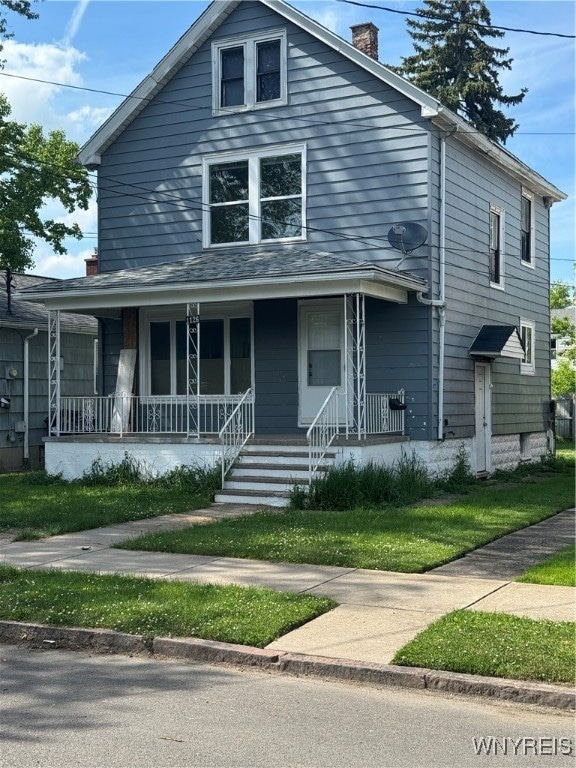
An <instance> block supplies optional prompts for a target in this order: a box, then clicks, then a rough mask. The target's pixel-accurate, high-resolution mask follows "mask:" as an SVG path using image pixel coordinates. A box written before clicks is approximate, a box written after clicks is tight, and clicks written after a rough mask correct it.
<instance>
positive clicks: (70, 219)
mask: <svg viewBox="0 0 576 768" xmlns="http://www.w3.org/2000/svg"><path fill="white" fill-rule="evenodd" d="M56 221H58V222H61V223H63V224H66V225H67V226H70V225H72V224H78V226H79V227H80V229H81V230H82V232H86V233H88V232H90V233H94V232H96V227H97V226H98V205H97V203H96V200H95V199H94V198H92V200H90V204H89V206H88V210H86V211H83V210H82V209H81V208H79V209H78V210H76V211H74V212H73V213H66V214H64V215H63V216H58V217H57V219H56Z"/></svg>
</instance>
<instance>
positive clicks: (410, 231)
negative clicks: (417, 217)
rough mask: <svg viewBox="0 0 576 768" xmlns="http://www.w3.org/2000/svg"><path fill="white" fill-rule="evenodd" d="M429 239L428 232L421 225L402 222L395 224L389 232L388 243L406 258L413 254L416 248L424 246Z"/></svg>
mask: <svg viewBox="0 0 576 768" xmlns="http://www.w3.org/2000/svg"><path fill="white" fill-rule="evenodd" d="M427 239H428V231H427V230H426V228H425V227H423V226H421V225H420V224H412V223H410V222H402V223H400V224H394V226H393V227H390V230H389V231H388V242H389V243H390V245H391V246H392V248H395V249H396V250H397V251H401V252H402V253H403V254H404V256H406V254H408V253H412V251H415V250H416V248H420V246H421V245H424V243H425V242H426V240H427Z"/></svg>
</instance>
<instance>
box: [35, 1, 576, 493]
mask: <svg viewBox="0 0 576 768" xmlns="http://www.w3.org/2000/svg"><path fill="white" fill-rule="evenodd" d="M376 51H377V30H376V28H375V27H374V26H373V25H370V24H367V25H359V26H358V27H355V28H354V29H353V42H352V44H349V43H347V42H345V41H344V40H342V39H341V38H339V37H338V36H336V35H335V34H333V33H332V32H330V31H328V30H327V29H325V28H324V27H322V26H321V25H320V24H318V23H317V22H315V21H313V20H311V19H310V18H308V17H307V16H305V15H304V14H302V13H301V12H300V11H297V10H295V9H294V8H292V7H291V6H290V5H288V4H287V3H285V2H283V0H244V1H243V2H238V0H230V1H229V2H217V3H213V4H212V5H211V6H209V8H208V9H207V10H206V11H205V12H204V13H203V14H202V15H201V16H200V18H199V19H198V20H197V21H196V23H195V24H194V25H193V26H192V27H191V28H190V29H189V30H188V31H187V32H186V33H185V34H184V35H183V37H182V38H181V39H180V40H179V41H178V42H177V43H176V45H175V46H174V47H173V48H172V50H170V51H169V52H168V53H167V55H166V56H165V57H164V59H163V60H162V61H161V62H160V63H159V64H158V65H157V67H156V68H155V69H154V70H153V72H152V73H151V74H150V75H149V76H148V77H147V78H146V79H145V80H144V81H143V82H142V83H141V84H140V85H139V86H138V87H137V88H136V89H135V90H134V92H133V93H132V94H131V95H130V96H129V97H128V98H127V99H126V100H125V101H124V103H123V104H122V105H121V106H120V107H119V108H118V109H117V110H116V111H115V112H114V113H113V115H112V116H111V117H110V118H109V119H108V120H107V121H106V122H105V123H104V125H103V126H102V127H101V128H100V129H99V130H98V131H97V132H96V133H95V134H94V136H93V137H92V138H91V139H90V140H89V141H88V142H87V143H86V144H85V146H84V147H83V148H82V150H81V153H80V162H82V163H83V164H84V165H85V166H87V167H88V168H90V169H92V170H96V171H97V173H98V203H99V273H98V274H96V275H93V276H88V277H85V278H78V279H72V280H63V281H60V282H58V283H57V284H54V283H48V284H46V285H45V286H37V287H35V289H34V291H33V297H34V299H35V300H37V301H42V302H44V303H45V305H46V307H47V308H48V309H49V310H50V315H51V318H52V320H51V336H52V340H53V355H52V360H53V364H52V373H51V377H50V386H51V393H52V398H51V423H52V435H53V436H52V437H51V438H50V439H49V441H48V442H47V445H46V465H47V468H48V469H49V471H53V472H63V473H64V475H65V476H68V477H72V476H77V475H79V474H81V472H82V471H83V470H84V469H86V468H87V467H88V466H89V465H90V462H91V461H92V460H93V459H94V457H95V456H98V455H99V456H101V457H102V459H103V460H105V461H112V460H120V459H121V458H122V456H123V454H124V451H128V452H129V453H131V454H132V455H134V456H135V457H136V458H139V459H142V460H145V461H146V462H147V463H148V464H149V466H150V467H151V468H153V469H154V471H164V470H166V469H168V468H170V467H171V466H174V465H175V464H179V463H186V464H189V463H192V462H194V461H200V462H205V461H216V460H218V459H219V458H220V457H221V456H224V457H225V471H228V468H229V465H230V464H231V463H232V462H234V460H235V459H236V456H237V454H238V452H239V451H240V450H242V451H243V452H244V453H245V452H246V451H248V450H250V451H257V450H258V447H259V448H260V451H261V452H262V453H263V455H262V456H260V457H259V458H252V459H251V461H255V462H256V465H257V467H258V471H259V473H260V475H261V476H264V475H266V473H267V472H269V474H270V475H271V477H269V478H268V479H269V480H270V481H271V482H270V483H269V486H268V487H269V489H270V490H271V491H272V492H277V491H280V490H281V488H282V486H281V484H280V483H277V482H275V481H274V475H275V474H277V473H274V472H273V471H271V470H269V469H268V465H269V464H270V463H271V462H272V461H273V460H276V461H278V460H286V461H288V460H290V461H291V462H292V465H293V467H294V468H293V471H292V473H290V472H288V474H289V475H290V476H291V477H297V476H299V475H298V472H300V469H298V464H299V462H300V463H302V462H303V463H304V464H305V465H306V467H307V466H308V461H310V464H311V466H312V469H314V466H315V465H316V463H317V462H318V461H320V460H321V458H322V457H324V459H325V460H326V459H327V458H329V459H333V460H336V461H341V460H344V459H346V458H348V457H353V458H354V460H356V461H358V462H362V461H366V460H375V461H384V462H392V461H394V460H395V459H396V458H398V457H399V456H400V455H401V452H402V451H408V452H411V451H415V452H416V454H417V455H418V456H420V457H421V458H422V459H423V460H425V461H426V462H427V464H428V465H429V466H430V467H432V468H434V469H435V470H436V471H441V470H443V469H445V468H447V467H449V466H450V465H451V464H452V463H453V461H454V459H455V457H456V455H457V454H458V451H460V450H462V446H464V449H465V450H466V452H467V454H468V456H469V457H470V461H471V465H472V467H473V469H474V470H475V471H476V472H478V473H482V472H490V471H491V470H492V469H493V468H496V467H510V466H513V465H515V464H517V463H518V462H519V461H520V460H523V459H528V460H532V459H536V458H537V457H539V456H540V455H542V454H544V453H545V452H546V447H547V435H546V433H547V427H548V420H549V398H550V372H549V306H548V283H549V211H550V208H551V206H552V204H553V203H554V202H557V201H560V200H562V199H564V198H565V195H564V193H563V192H561V191H560V190H558V189H557V188H556V187H555V186H553V185H552V184H550V183H549V182H548V181H546V180H545V179H544V178H542V177H541V176H540V175H539V174H538V173H536V172H534V171H533V170H531V169H530V168H528V167H527V166H526V165H525V164H524V163H522V162H521V161H520V160H519V159H517V158H516V157H514V156H513V155H512V154H511V153H510V152H508V151H507V150H505V149H503V148H502V147H501V146H499V145H497V144H495V143H493V142H491V141H490V140H488V139H487V138H486V137H484V136H483V135H481V134H479V133H478V132H477V131H476V130H474V129H473V128H472V127H471V126H470V125H468V124H467V123H466V122H465V121H463V120H462V119H460V118H459V117H458V116H456V115H455V114H454V113H452V112H450V111H449V110H447V109H446V108H444V107H443V106H442V104H440V103H439V102H438V101H437V100H435V99H433V98H432V97H430V96H429V95H427V94H426V93H424V92H423V91H421V90H419V89H418V88H416V87H415V86H414V85H412V84H410V83H409V82H407V81H406V80H404V79H403V78H401V77H399V76H398V75H397V74H395V73H393V72H392V71H390V70H389V69H387V68H386V67H385V66H383V65H382V64H380V63H379V62H378V61H377V52H376ZM63 311H74V312H86V313H90V314H92V315H95V316H97V317H98V318H99V328H100V331H99V335H100V345H99V346H100V352H101V355H102V366H101V370H102V383H101V390H100V391H102V392H103V393H104V396H103V397H101V398H95V397H94V398H80V397H79V398H70V397H63V396H62V392H61V391H60V384H59V372H58V365H57V363H56V361H57V359H58V352H57V347H58V343H59V341H58V338H59V330H58V325H59V313H60V312H63ZM62 420H65V421H66V423H67V424H68V425H69V424H70V423H72V422H73V423H75V424H77V425H78V427H77V429H76V430H75V434H73V435H69V434H67V435H63V434H62V431H63V430H62ZM291 452H293V453H294V456H293V457H291V456H289V455H288V456H287V455H286V454H290V453H291ZM300 453H304V454H305V455H304V457H302V458H298V456H299V454H300ZM279 457H280V458H279ZM244 464H245V465H246V466H247V464H248V460H247V459H246V460H245V462H244ZM234 474H235V475H240V474H241V472H240V471H235V473H234ZM228 482H229V481H228ZM246 483H247V480H246V478H242V477H238V480H237V482H236V483H234V484H233V485H236V486H238V489H237V490H236V493H237V494H240V491H239V488H240V487H243V486H244V487H245V486H246ZM252 488H253V490H252V495H255V494H256V490H255V489H254V486H252ZM240 497H241V498H243V499H246V500H248V499H249V498H250V495H249V494H248V495H247V494H244V495H243V496H240ZM222 498H226V497H225V496H224V497H222ZM258 498H262V496H261V495H260V496H259V497H258Z"/></svg>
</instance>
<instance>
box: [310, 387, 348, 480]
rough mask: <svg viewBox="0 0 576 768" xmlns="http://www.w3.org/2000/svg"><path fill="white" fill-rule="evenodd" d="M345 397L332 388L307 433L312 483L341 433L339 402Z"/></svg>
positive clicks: (335, 388) (336, 388)
mask: <svg viewBox="0 0 576 768" xmlns="http://www.w3.org/2000/svg"><path fill="white" fill-rule="evenodd" d="M344 397H345V394H344V393H343V392H340V391H339V390H338V387H332V389H331V390H330V393H329V394H328V397H327V398H326V400H324V402H323V404H322V407H321V408H320V410H319V411H318V413H317V414H316V418H315V419H314V421H313V422H312V424H311V425H310V427H309V429H308V432H307V433H306V439H307V440H308V468H309V470H308V471H309V479H310V482H312V480H313V478H314V475H315V474H316V472H317V471H318V467H319V466H320V463H321V461H322V459H323V458H324V456H325V455H326V451H327V450H328V448H329V447H330V446H331V445H332V443H333V442H334V440H335V438H336V436H337V435H338V433H339V431H340V416H339V413H340V410H341V409H340V407H339V400H341V399H342V400H343V399H344Z"/></svg>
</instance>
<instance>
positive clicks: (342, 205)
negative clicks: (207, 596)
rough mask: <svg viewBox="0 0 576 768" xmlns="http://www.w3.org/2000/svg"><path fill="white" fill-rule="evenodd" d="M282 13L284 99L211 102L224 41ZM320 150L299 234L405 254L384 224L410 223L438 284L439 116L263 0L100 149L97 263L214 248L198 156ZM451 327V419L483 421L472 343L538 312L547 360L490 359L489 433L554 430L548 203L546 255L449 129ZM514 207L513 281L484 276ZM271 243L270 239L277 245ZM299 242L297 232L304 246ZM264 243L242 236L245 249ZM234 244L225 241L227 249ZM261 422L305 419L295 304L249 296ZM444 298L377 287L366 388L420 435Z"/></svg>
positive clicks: (362, 251) (275, 21) (455, 422)
mask: <svg viewBox="0 0 576 768" xmlns="http://www.w3.org/2000/svg"><path fill="white" fill-rule="evenodd" d="M267 29H285V30H286V34H287V42H288V70H287V84H288V103H287V104H286V105H284V106H279V107H271V108H269V109H262V110H255V111H252V112H249V111H248V112H242V113H237V114H228V115H219V116H213V114H212V61H211V42H212V40H219V39H225V38H230V37H233V36H241V35H250V34H253V33H258V32H260V31H263V30H267ZM290 143H297V144H305V145H306V151H307V168H306V184H307V216H306V220H307V225H308V227H309V229H308V236H307V241H306V243H305V244H304V243H303V244H302V245H303V247H305V248H309V249H312V250H316V251H327V252H331V253H334V254H347V255H349V256H352V257H355V258H358V259H366V260H370V261H375V262H377V263H381V264H382V265H383V266H386V267H389V268H392V269H393V268H394V267H395V266H396V265H398V263H399V261H400V254H399V253H398V252H396V251H394V250H392V249H391V248H390V246H389V244H388V241H387V233H388V231H389V229H390V227H391V226H392V225H393V224H396V223H399V222H402V221H411V222H416V223H419V224H422V225H423V226H424V227H425V228H426V229H427V231H428V233H429V234H428V240H427V243H426V245H424V246H423V247H421V248H420V249H418V250H417V251H416V252H415V253H414V254H412V255H409V256H408V257H407V258H406V259H404V260H403V261H402V267H401V268H402V269H403V270H407V271H409V272H411V273H413V274H415V275H418V276H419V277H422V278H425V279H426V280H427V281H428V284H429V286H430V290H429V292H428V294H427V297H428V298H431V299H438V298H439V281H440V274H439V266H438V265H439V255H440V251H439V248H440V225H441V222H440V174H441V169H440V163H441V149H440V148H441V138H440V132H439V131H437V130H436V129H434V128H433V127H432V126H431V123H430V121H428V120H426V119H423V118H422V116H421V113H420V108H419V107H418V106H417V105H416V104H414V103H413V102H411V101H410V100H408V99H407V98H406V97H404V96H402V95H401V94H400V93H398V92H397V91H396V90H394V89H392V88H390V87H389V86H387V85H386V84H385V83H383V82H382V81H380V80H379V79H377V78H375V77H373V76H372V75H371V74H370V73H369V72H367V71H366V70H364V69H363V68H361V67H359V66H357V65H356V64H354V63H353V62H352V61H350V60H349V59H347V58H346V57H344V56H342V55H341V54H339V53H338V52H337V51H335V50H333V49H332V48H329V47H328V46H326V45H325V44H324V43H322V42H321V41H319V40H317V39H316V38H315V37H313V36H312V35H310V34H309V33H308V32H306V31H304V30H302V29H300V28H299V27H296V26H294V25H292V24H291V23H288V22H286V20H285V19H284V18H282V17H280V16H278V15H277V14H275V13H274V12H273V11H271V10H270V9H268V8H265V7H262V6H261V5H259V4H258V3H256V2H252V1H251V0H246V1H245V2H243V3H241V4H240V5H239V6H238V7H237V8H236V9H235V10H234V11H233V12H232V14H231V15H230V16H229V17H228V18H227V20H226V21H224V22H223V23H222V24H221V26H219V27H218V28H217V29H216V30H215V32H214V34H213V37H212V38H211V39H210V40H208V41H206V42H205V43H204V44H203V45H202V46H201V47H200V48H199V49H198V50H197V51H196V52H195V53H194V55H193V56H192V58H191V59H189V61H188V62H186V63H185V64H184V65H183V66H182V67H181V68H180V69H179V71H178V72H176V74H175V75H174V76H173V77H172V79H171V80H170V81H169V82H168V83H167V84H166V86H165V87H164V88H163V89H162V90H161V91H160V93H159V94H158V95H157V96H156V97H155V98H154V99H153V100H152V101H151V103H150V104H149V105H147V106H146V107H145V108H144V109H143V111H142V112H141V113H140V114H139V116H138V117H137V118H136V119H135V120H134V121H133V122H132V123H131V124H130V125H129V126H128V127H127V128H126V129H125V130H124V131H123V132H122V133H121V134H120V136H119V137H118V138H117V139H116V140H115V141H114V143H113V144H112V145H111V146H110V147H109V148H108V149H107V150H106V151H105V152H104V154H103V156H102V162H101V166H100V169H99V232H100V237H99V252H100V269H101V271H103V272H110V271H114V270H117V269H124V268H136V267H144V266H149V265H157V264H161V263H165V262H174V261H178V260H180V259H184V258H187V257H190V256H194V255H195V254H198V253H200V252H201V250H202V160H203V158H204V157H205V156H207V155H212V156H213V155H217V154H218V153H225V152H237V153H242V152H244V151H246V152H248V151H252V150H258V149H266V148H270V147H275V146H278V147H282V146H283V145H285V144H290ZM446 186H447V190H446V214H447V218H446V283H445V287H446V301H447V307H446V326H445V358H444V362H445V367H444V402H443V409H444V421H443V428H444V430H445V431H444V435H445V437H446V438H447V439H462V438H465V437H470V436H472V435H473V434H474V428H475V419H474V412H475V403H474V396H475V395H474V361H473V360H472V359H471V358H470V357H469V355H468V348H469V347H470V345H471V343H472V341H473V339H474V338H475V336H476V334H477V332H478V331H479V329H480V327H481V326H482V325H483V324H485V323H489V324H500V323H501V324H505V325H519V323H520V318H521V317H522V318H525V319H527V320H531V321H533V322H534V323H535V327H536V374H535V375H534V376H526V375H522V376H521V375H520V362H519V361H518V360H505V359H497V360H496V361H494V362H493V363H492V366H491V367H492V383H493V389H492V402H493V414H492V422H493V432H494V434H496V435H505V434H509V433H518V432H531V431H541V430H542V428H543V426H545V414H546V408H547V401H548V397H549V350H548V337H549V318H548V281H549V263H548V252H547V250H548V245H547V243H548V213H547V211H546V210H545V208H544V206H543V201H542V199H541V198H538V197H535V199H534V206H535V214H536V226H535V232H536V259H535V261H536V267H535V269H533V270H532V269H527V268H526V267H525V266H523V265H522V264H521V263H520V230H519V219H520V198H521V185H520V183H519V182H517V181H514V180H513V179H512V178H511V177H509V176H508V175H507V174H506V173H505V172H504V171H502V170H499V169H498V168H497V167H496V166H495V165H493V164H492V162H491V161H490V159H489V158H486V157H484V156H481V155H480V154H479V153H477V152H474V151H472V150H471V149H469V148H467V147H466V146H465V145H464V144H462V143H461V142H460V140H459V138H458V136H453V137H449V138H447V139H446ZM491 203H493V204H496V205H498V206H499V207H500V208H502V209H503V210H504V212H505V267H504V290H503V291H502V290H498V289H496V288H494V287H492V286H490V283H489V274H488V223H489V210H490V204H491ZM267 247H269V246H267ZM298 247H299V244H298V243H295V244H294V248H298ZM248 249H249V250H253V246H252V247H247V246H246V247H234V248H233V252H234V253H238V252H241V251H242V250H248ZM227 252H228V253H230V252H232V251H230V250H228V249H226V248H224V249H218V248H215V249H213V256H214V259H215V260H218V259H222V260H225V259H226V254H227ZM223 299H225V297H223ZM101 332H102V347H101V348H102V353H103V356H104V360H105V366H104V371H103V391H104V392H105V393H109V392H112V391H113V389H114V386H115V381H116V369H117V362H118V355H119V351H120V349H121V346H122V329H121V324H120V323H119V322H117V321H104V323H103V325H102V331H101ZM254 358H255V362H254V365H255V381H254V384H255V388H256V429H257V432H261V433H269V434H270V433H278V432H287V433H290V432H294V433H295V432H299V431H301V430H299V429H298V426H297V424H298V304H297V301H296V299H294V300H286V301H284V300H283V301H273V300H270V301H262V302H256V303H255V305H254ZM438 361H439V314H438V311H437V310H436V309H434V308H431V307H427V306H423V305H422V304H419V303H418V302H417V301H416V299H415V297H414V296H411V297H410V300H409V302H408V304H407V305H394V304H392V303H388V302H382V301H377V300H372V299H370V300H368V301H367V323H366V375H367V382H366V383H367V391H368V392H379V391H393V390H396V389H399V388H404V389H405V390H406V400H407V404H408V409H407V412H406V429H407V433H408V434H409V435H410V437H411V438H412V439H415V440H417V439H424V440H429V439H435V438H436V436H437V430H438V423H437V422H438V391H439V382H440V371H439V364H438Z"/></svg>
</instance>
